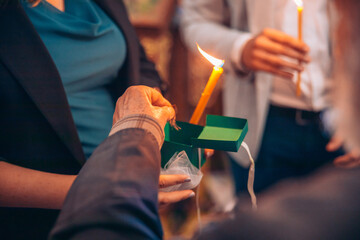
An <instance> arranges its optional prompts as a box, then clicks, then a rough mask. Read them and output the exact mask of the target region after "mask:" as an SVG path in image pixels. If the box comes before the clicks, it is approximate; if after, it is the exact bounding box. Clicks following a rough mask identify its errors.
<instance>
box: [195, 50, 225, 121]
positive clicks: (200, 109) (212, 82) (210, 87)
mask: <svg viewBox="0 0 360 240" xmlns="http://www.w3.org/2000/svg"><path fill="white" fill-rule="evenodd" d="M197 47H198V50H199V51H200V53H201V54H202V55H203V56H204V57H205V58H206V59H207V60H208V61H209V62H211V63H212V64H213V65H214V67H213V70H212V73H211V75H210V78H209V80H208V82H207V84H206V86H205V89H204V91H203V93H202V94H201V98H200V100H199V102H198V104H197V105H196V108H195V111H194V113H193V115H192V117H191V119H190V123H191V124H198V123H199V121H200V119H201V116H202V114H203V113H204V110H205V108H206V105H207V103H208V101H209V99H210V97H211V94H212V92H213V91H214V88H215V86H216V84H217V82H218V80H219V78H220V76H221V74H222V73H223V71H224V70H223V68H222V66H223V65H224V60H221V59H217V58H214V57H213V56H211V55H209V54H207V53H206V52H204V51H203V50H202V49H201V48H200V47H199V45H197Z"/></svg>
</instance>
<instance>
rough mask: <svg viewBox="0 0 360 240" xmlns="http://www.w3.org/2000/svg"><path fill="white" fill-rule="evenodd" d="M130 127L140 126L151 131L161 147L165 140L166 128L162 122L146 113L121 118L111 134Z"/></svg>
mask: <svg viewBox="0 0 360 240" xmlns="http://www.w3.org/2000/svg"><path fill="white" fill-rule="evenodd" d="M128 128H140V129H144V130H146V131H148V132H150V133H151V134H152V135H154V137H155V139H156V141H157V143H158V145H159V149H160V148H161V146H162V144H163V142H164V137H165V133H164V129H162V128H161V126H160V124H159V123H158V122H157V120H156V119H155V118H153V117H151V116H149V115H146V114H133V115H129V116H127V117H124V118H122V119H120V120H119V121H117V122H116V123H115V124H114V125H113V127H112V128H111V130H110V133H109V136H111V135H113V134H115V133H117V132H118V131H120V130H124V129H128Z"/></svg>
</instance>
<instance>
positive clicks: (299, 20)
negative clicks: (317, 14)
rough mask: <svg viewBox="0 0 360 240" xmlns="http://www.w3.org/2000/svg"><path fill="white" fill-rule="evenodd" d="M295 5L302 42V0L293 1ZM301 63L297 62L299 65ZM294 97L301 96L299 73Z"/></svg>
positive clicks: (299, 73) (299, 35)
mask: <svg viewBox="0 0 360 240" xmlns="http://www.w3.org/2000/svg"><path fill="white" fill-rule="evenodd" d="M295 3H296V5H297V11H298V38H299V40H300V41H302V15H303V9H304V6H303V2H302V0H295ZM300 63H301V61H299V64H300ZM296 96H298V97H300V96H301V72H298V74H297V81H296Z"/></svg>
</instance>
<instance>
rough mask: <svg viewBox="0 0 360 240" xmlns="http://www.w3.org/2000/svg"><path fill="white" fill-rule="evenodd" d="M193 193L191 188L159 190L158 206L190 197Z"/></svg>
mask: <svg viewBox="0 0 360 240" xmlns="http://www.w3.org/2000/svg"><path fill="white" fill-rule="evenodd" d="M194 196H195V193H194V192H193V191H192V190H183V191H175V192H159V195H158V202H159V205H160V206H163V205H167V204H171V203H176V202H179V201H182V200H185V199H188V198H191V197H194Z"/></svg>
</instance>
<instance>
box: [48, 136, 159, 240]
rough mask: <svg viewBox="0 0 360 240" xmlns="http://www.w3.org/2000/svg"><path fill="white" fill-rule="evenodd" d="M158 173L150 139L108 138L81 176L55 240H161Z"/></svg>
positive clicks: (53, 234)
mask: <svg viewBox="0 0 360 240" xmlns="http://www.w3.org/2000/svg"><path fill="white" fill-rule="evenodd" d="M159 172H160V152H159V150H158V147H157V143H156V140H155V138H154V136H153V135H152V134H151V133H149V132H146V131H145V130H141V129H127V130H122V131H120V132H118V133H116V134H114V135H113V136H111V137H109V138H108V139H107V140H106V141H105V142H104V143H102V144H101V145H100V146H99V147H98V148H97V149H96V151H95V152H94V153H93V155H92V156H91V158H90V159H89V160H88V161H87V162H86V164H85V165H84V167H83V168H82V170H81V171H80V173H79V176H78V178H77V179H76V181H75V182H74V184H73V185H72V187H71V189H70V191H69V194H68V197H67V199H66V201H65V203H64V207H63V209H62V211H61V214H60V216H59V219H58V221H57V223H56V225H55V227H54V229H53V231H52V232H51V235H50V239H161V238H162V228H161V223H160V220H159V217H158V207H157V206H158V204H157V194H158V191H157V190H158V181H159Z"/></svg>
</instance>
